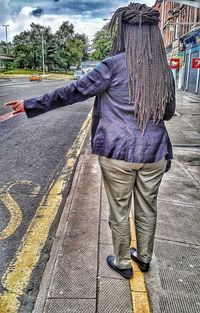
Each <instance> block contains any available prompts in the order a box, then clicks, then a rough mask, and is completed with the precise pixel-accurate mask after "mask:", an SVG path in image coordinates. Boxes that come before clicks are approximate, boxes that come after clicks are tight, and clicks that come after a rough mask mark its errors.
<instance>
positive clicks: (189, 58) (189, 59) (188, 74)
mask: <svg viewBox="0 0 200 313" xmlns="http://www.w3.org/2000/svg"><path fill="white" fill-rule="evenodd" d="M191 53H192V50H191V49H190V50H189V56H188V68H187V80H186V87H185V90H186V91H188V85H189V77H190V62H191Z"/></svg>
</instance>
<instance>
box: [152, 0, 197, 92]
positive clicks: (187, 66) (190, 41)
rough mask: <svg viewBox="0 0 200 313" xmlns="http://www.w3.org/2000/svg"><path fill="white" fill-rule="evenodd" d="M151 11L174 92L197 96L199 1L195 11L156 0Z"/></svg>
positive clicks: (177, 4)
mask: <svg viewBox="0 0 200 313" xmlns="http://www.w3.org/2000/svg"><path fill="white" fill-rule="evenodd" d="M179 2H180V1H179ZM183 2H185V1H183ZM188 2H189V1H188ZM197 3H198V2H197ZM155 7H156V8H157V9H158V10H159V11H160V16H161V22H160V28H161V32H162V35H163V39H164V44H165V48H166V52H167V58H168V61H169V64H170V65H171V67H172V71H173V74H174V77H175V78H176V81H177V83H178V88H179V89H184V90H186V91H190V92H193V93H196V94H199V95H200V1H199V8H198V7H194V6H190V5H186V4H181V3H176V2H173V1H171V0H157V1H156V4H155ZM174 61H177V62H175V63H174V64H176V63H177V66H173V64H172V63H173V62H174Z"/></svg>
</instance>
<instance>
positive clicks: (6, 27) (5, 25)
mask: <svg viewBox="0 0 200 313" xmlns="http://www.w3.org/2000/svg"><path fill="white" fill-rule="evenodd" d="M2 26H4V27H5V31H6V50H7V54H8V26H9V25H8V24H3V25H2Z"/></svg>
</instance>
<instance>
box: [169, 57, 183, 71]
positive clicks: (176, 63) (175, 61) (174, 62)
mask: <svg viewBox="0 0 200 313" xmlns="http://www.w3.org/2000/svg"><path fill="white" fill-rule="evenodd" d="M169 66H170V68H172V69H178V68H179V67H180V59H179V58H171V59H170V65H169Z"/></svg>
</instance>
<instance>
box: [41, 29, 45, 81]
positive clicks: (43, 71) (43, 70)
mask: <svg viewBox="0 0 200 313" xmlns="http://www.w3.org/2000/svg"><path fill="white" fill-rule="evenodd" d="M42 73H43V75H45V69H44V36H43V31H42Z"/></svg>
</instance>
